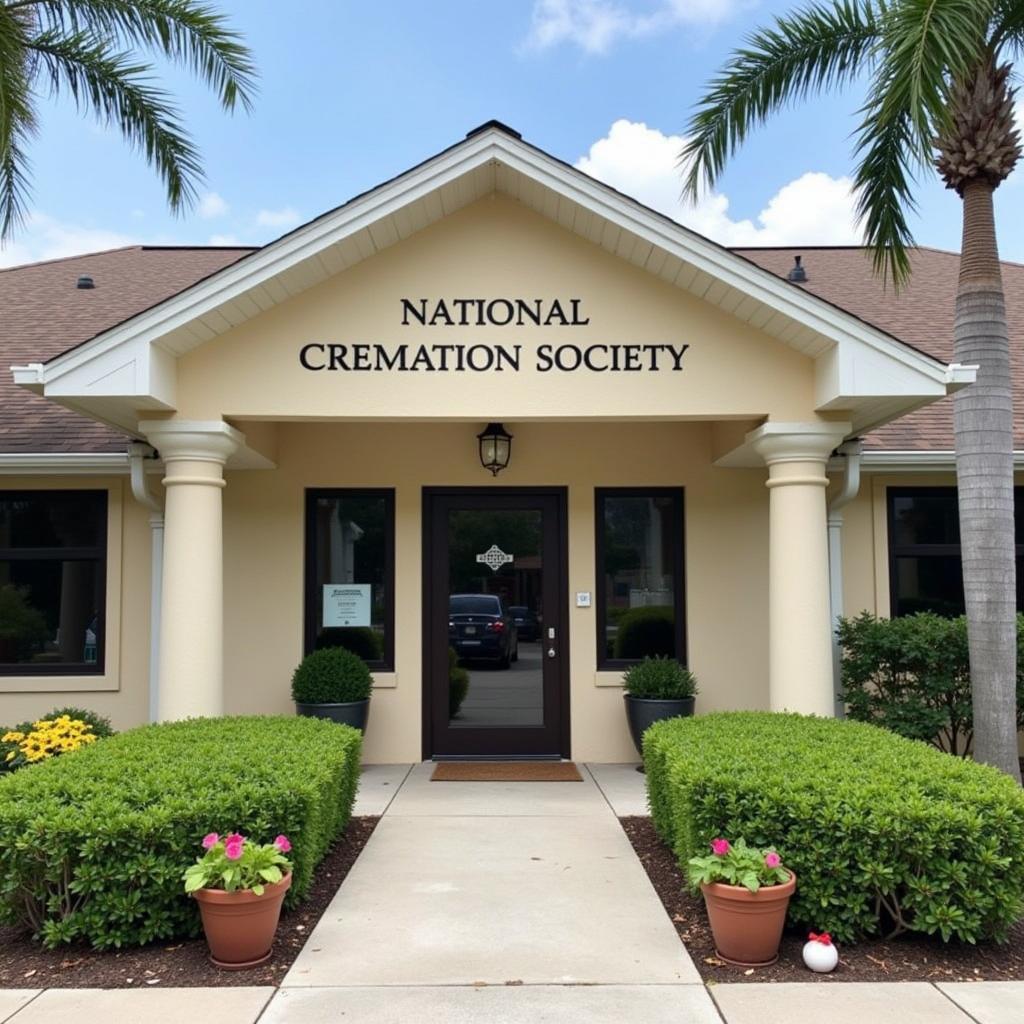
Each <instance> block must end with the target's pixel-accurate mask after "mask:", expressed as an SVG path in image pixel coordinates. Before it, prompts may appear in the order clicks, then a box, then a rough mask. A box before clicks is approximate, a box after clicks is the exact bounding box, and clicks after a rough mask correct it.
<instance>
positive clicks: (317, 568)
mask: <svg viewBox="0 0 1024 1024" xmlns="http://www.w3.org/2000/svg"><path fill="white" fill-rule="evenodd" d="M394 579H395V492H394V491H390V490H373V491H362V490H359V491H356V490H315V491H307V492H306V630H305V633H306V636H305V649H306V653H307V654H308V653H309V652H310V651H312V650H314V649H316V648H318V647H335V646H337V647H347V648H348V649H349V650H350V651H353V652H354V653H356V654H358V655H359V656H360V657H361V658H363V660H364V661H366V662H367V664H368V665H369V666H370V668H372V669H374V670H376V671H382V670H388V671H390V670H391V669H393V668H394V649H395V638H394V621H395V613H394Z"/></svg>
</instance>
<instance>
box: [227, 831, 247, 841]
mask: <svg viewBox="0 0 1024 1024" xmlns="http://www.w3.org/2000/svg"><path fill="white" fill-rule="evenodd" d="M224 842H225V843H244V842H245V836H243V835H242V833H241V832H232V833H231V835H229V836H225V837H224Z"/></svg>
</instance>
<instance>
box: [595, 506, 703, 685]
mask: <svg viewBox="0 0 1024 1024" xmlns="http://www.w3.org/2000/svg"><path fill="white" fill-rule="evenodd" d="M595 506H596V513H597V521H596V536H597V576H596V578H597V602H596V604H597V608H596V610H597V665H598V668H606V669H615V668H622V667H625V666H628V665H631V664H633V663H634V662H637V661H640V660H641V659H643V658H645V657H647V656H651V657H657V656H659V655H664V656H667V657H670V658H677V659H679V661H681V662H683V663H684V664H685V662H686V632H685V609H684V607H683V492H682V489H681V488H671V487H663V488H645V489H627V488H617V487H616V488H611V487H609V488H599V489H598V490H597V491H596V492H595Z"/></svg>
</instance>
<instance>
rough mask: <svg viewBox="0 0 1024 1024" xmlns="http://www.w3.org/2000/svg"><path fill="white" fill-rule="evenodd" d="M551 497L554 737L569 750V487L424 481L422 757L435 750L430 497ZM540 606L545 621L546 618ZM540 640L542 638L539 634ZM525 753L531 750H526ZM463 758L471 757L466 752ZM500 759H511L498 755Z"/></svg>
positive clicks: (563, 750) (568, 752) (564, 752)
mask: <svg viewBox="0 0 1024 1024" xmlns="http://www.w3.org/2000/svg"><path fill="white" fill-rule="evenodd" d="M447 496H450V497H470V498H476V497H479V498H488V497H499V496H500V497H533V496H537V497H553V498H554V499H555V518H556V524H555V526H556V531H557V537H558V549H559V550H558V559H557V561H556V563H555V565H554V566H553V567H552V569H553V571H554V573H555V575H556V580H555V589H556V592H557V594H558V601H557V603H556V608H557V620H556V621H555V622H554V623H553V625H554V626H555V631H556V632H555V635H556V638H557V643H558V651H559V656H558V665H557V672H558V677H557V678H558V697H559V700H558V704H559V723H558V737H559V744H560V746H561V750H560V751H559V754H560V756H562V757H564V758H568V757H570V756H571V749H572V748H571V742H572V734H571V726H570V721H569V516H568V513H569V500H568V499H569V489H568V487H500V486H498V487H424V488H423V495H422V537H423V556H422V563H423V564H422V580H421V582H422V588H423V620H422V640H423V642H422V648H423V654H422V670H421V674H422V703H423V707H422V717H423V759H424V760H429V759H430V758H432V757H433V756H434V727H433V713H432V712H433V692H432V682H433V680H432V665H433V654H434V646H435V645H436V643H437V639H436V637H434V635H433V630H432V629H431V623H432V619H433V616H434V613H435V611H436V609H435V608H434V588H433V586H432V585H431V584H432V582H433V569H434V563H433V555H434V552H433V540H432V538H433V530H434V499H435V498H438V497H447ZM548 614H549V613H548V609H547V608H545V627H546V626H547V625H548V624H551V623H550V620H549V619H548V618H547V616H548ZM542 642H545V643H546V642H547V641H546V639H545V638H544V637H542ZM526 756H527V757H528V756H530V755H526ZM465 759H467V760H468V759H471V758H469V757H467V758H465ZM502 759H503V760H510V759H511V758H510V757H509V756H503V757H502Z"/></svg>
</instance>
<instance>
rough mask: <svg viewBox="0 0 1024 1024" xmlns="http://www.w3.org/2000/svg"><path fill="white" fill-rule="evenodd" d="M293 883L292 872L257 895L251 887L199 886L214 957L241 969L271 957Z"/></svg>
mask: <svg viewBox="0 0 1024 1024" xmlns="http://www.w3.org/2000/svg"><path fill="white" fill-rule="evenodd" d="M291 884H292V875H291V872H288V874H287V875H285V876H284V878H282V879H281V881H280V882H274V883H273V884H272V885H268V886H266V887H265V888H264V890H263V895H262V896H257V895H256V893H254V892H253V891H252V890H251V889H239V890H238V891H237V892H225V891H224V890H223V889H197V890H196V891H195V892H194V893H193V894H192V895H193V896H195V898H196V900H197V901H198V903H199V914H200V916H201V917H202V919H203V931H204V932H205V933H206V943H207V945H208V946H209V947H210V959H211V960H212V961H213V962H214V963H215V964H216V965H217V966H218V967H224V968H226V969H227V970H232V971H240V970H243V969H244V968H246V967H255V966H256V965H257V964H261V963H263V962H264V961H266V960H269V959H270V953H271V947H272V946H273V945H274V935H275V934H276V932H277V922H278V919H279V918H280V916H281V904H282V902H283V901H284V894H285V893H286V892H287V891H288V889H289V888H290V887H291Z"/></svg>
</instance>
